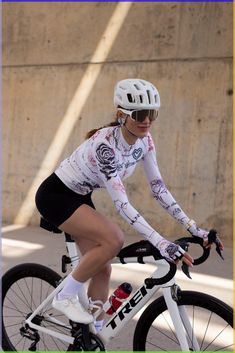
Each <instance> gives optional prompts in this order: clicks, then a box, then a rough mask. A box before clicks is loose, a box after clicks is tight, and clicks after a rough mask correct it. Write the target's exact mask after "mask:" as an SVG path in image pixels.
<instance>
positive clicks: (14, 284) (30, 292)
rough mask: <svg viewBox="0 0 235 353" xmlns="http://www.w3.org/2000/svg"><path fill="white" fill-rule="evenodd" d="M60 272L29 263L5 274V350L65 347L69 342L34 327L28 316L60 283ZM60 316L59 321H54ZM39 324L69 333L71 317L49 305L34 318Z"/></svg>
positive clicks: (41, 349)
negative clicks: (33, 328) (26, 323)
mask: <svg viewBox="0 0 235 353" xmlns="http://www.w3.org/2000/svg"><path fill="white" fill-rule="evenodd" d="M60 281H61V276H60V275H59V274H57V273H56V272H54V271H53V270H51V269H50V268H48V267H45V266H42V265H39V264H32V263H26V264H22V265H18V266H15V267H14V268H12V269H10V270H9V271H8V272H6V273H5V274H4V276H3V278H2V348H3V350H4V351H28V350H37V351H66V350H67V348H68V346H69V344H67V343H66V342H64V341H61V340H59V339H58V338H55V337H52V336H49V335H46V334H45V333H42V332H39V331H36V330H31V329H29V328H28V327H27V325H25V320H26V319H27V318H28V317H29V316H30V315H31V313H32V312H33V311H34V310H35V309H36V308H37V307H38V306H39V304H41V303H42V302H43V300H45V299H46V298H47V297H48V295H49V294H50V293H51V292H52V291H53V290H54V289H55V287H57V285H58V284H59V282H60ZM52 319H56V320H58V322H60V324H58V323H54V322H53V320H52ZM33 322H34V323H35V324H37V325H39V326H43V327H46V328H50V329H53V330H55V331H57V332H61V333H65V334H67V335H70V325H69V322H68V319H67V318H65V317H64V316H63V315H60V314H59V313H58V312H55V311H54V310H53V308H52V307H51V306H50V305H49V306H47V307H46V308H44V309H43V310H42V312H40V313H39V314H38V315H36V317H35V318H34V319H33Z"/></svg>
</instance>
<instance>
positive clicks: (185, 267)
mask: <svg viewBox="0 0 235 353" xmlns="http://www.w3.org/2000/svg"><path fill="white" fill-rule="evenodd" d="M175 243H176V244H177V243H178V244H179V245H180V247H181V248H182V249H184V250H185V251H188V248H189V244H188V242H187V241H186V240H183V241H181V242H180V241H179V242H177V240H176V241H175ZM181 269H182V271H183V273H184V274H185V275H186V276H187V277H188V278H190V279H192V277H191V275H190V272H189V266H188V265H187V264H186V263H185V262H182V265H181Z"/></svg>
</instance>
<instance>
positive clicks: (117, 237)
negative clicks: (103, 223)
mask: <svg viewBox="0 0 235 353" xmlns="http://www.w3.org/2000/svg"><path fill="white" fill-rule="evenodd" d="M123 244H124V234H123V232H122V231H121V230H120V229H119V228H116V229H114V230H113V232H112V233H109V241H108V242H107V245H108V246H109V247H110V248H111V249H110V250H111V252H112V255H113V257H114V256H116V255H117V254H118V252H119V251H120V250H121V248H122V247H123Z"/></svg>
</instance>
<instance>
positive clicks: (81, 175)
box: [55, 126, 189, 246]
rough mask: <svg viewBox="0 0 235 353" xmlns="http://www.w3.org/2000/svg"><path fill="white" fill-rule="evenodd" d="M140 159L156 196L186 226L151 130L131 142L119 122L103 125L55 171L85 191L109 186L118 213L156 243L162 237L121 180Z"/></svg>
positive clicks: (73, 188) (81, 192)
mask: <svg viewBox="0 0 235 353" xmlns="http://www.w3.org/2000/svg"><path fill="white" fill-rule="evenodd" d="M139 161H141V162H142V165H143V167H144V171H145V174H146V177H147V179H148V182H149V184H150V187H151V190H152V193H153V196H154V197H155V199H156V200H157V201H158V202H159V203H160V205H161V206H162V207H163V208H164V209H166V210H167V211H168V213H170V214H171V215H172V216H173V217H174V218H175V219H176V220H177V221H178V222H179V223H181V224H182V225H183V226H185V227H186V225H187V223H188V222H189V218H188V217H187V215H186V214H185V213H184V212H183V211H182V209H181V208H180V207H179V205H178V204H177V202H176V201H175V199H174V198H173V197H172V195H171V193H170V192H169V191H168V189H167V188H166V186H165V184H164V182H163V180H162V177H161V174H160V171H159V168H158V164H157V160H156V152H155V146H154V143H153V140H152V137H151V135H150V133H148V135H147V136H146V137H144V138H142V139H137V141H136V142H135V144H134V145H129V144H128V143H127V142H126V141H125V139H124V137H123V135H122V131H121V128H120V126H115V127H108V128H103V129H101V130H99V131H97V132H96V133H95V134H94V135H93V136H92V137H91V138H89V139H88V140H85V141H84V142H83V143H82V144H81V145H80V146H79V147H78V148H77V149H76V150H75V151H74V152H73V153H72V154H71V156H70V157H68V158H67V159H65V160H64V161H63V162H62V163H61V164H60V166H59V167H58V168H57V169H56V171H55V173H56V175H57V176H58V177H59V178H60V179H61V180H62V182H63V183H64V184H65V185H66V186H67V187H68V188H70V189H71V190H73V191H74V192H76V193H78V194H82V195H85V194H87V193H89V192H91V191H93V190H95V189H99V188H106V189H107V191H108V193H109V195H110V196H111V198H112V200H113V202H114V205H115V207H116V209H117V211H118V213H119V214H120V215H121V216H122V217H123V218H124V219H125V220H126V221H127V222H128V223H129V224H130V225H131V226H133V228H134V229H136V230H137V231H138V232H139V233H140V234H141V235H142V236H144V237H145V238H146V239H147V240H149V241H150V242H151V243H152V244H153V245H154V246H157V244H158V242H159V241H160V240H162V239H163V238H162V237H161V236H160V234H159V233H157V232H156V231H155V230H154V229H153V228H152V227H151V226H150V225H149V224H148V223H147V222H146V221H145V219H144V218H143V217H142V216H141V215H140V214H139V212H138V211H137V210H136V209H135V208H134V207H133V206H132V205H131V204H130V202H129V200H128V197H127V194H126V190H125V187H124V185H123V183H122V180H124V179H126V178H127V177H129V176H130V175H131V174H132V173H133V171H134V169H135V167H136V164H137V162H139Z"/></svg>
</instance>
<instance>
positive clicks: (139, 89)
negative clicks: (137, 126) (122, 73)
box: [114, 78, 160, 110]
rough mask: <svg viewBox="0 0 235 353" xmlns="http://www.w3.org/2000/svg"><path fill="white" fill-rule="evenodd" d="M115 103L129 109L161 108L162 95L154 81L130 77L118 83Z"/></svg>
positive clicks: (116, 105) (115, 91) (115, 90)
mask: <svg viewBox="0 0 235 353" xmlns="http://www.w3.org/2000/svg"><path fill="white" fill-rule="evenodd" d="M114 105H115V107H116V108H117V107H118V106H120V107H122V108H124V109H128V110H141V109H159V108H160V96H159V93H158V90H157V89H156V87H154V85H153V84H152V83H150V82H148V81H145V80H142V79H139V78H130V79H126V80H122V81H119V82H118V83H117V84H116V87H115V89H114Z"/></svg>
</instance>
